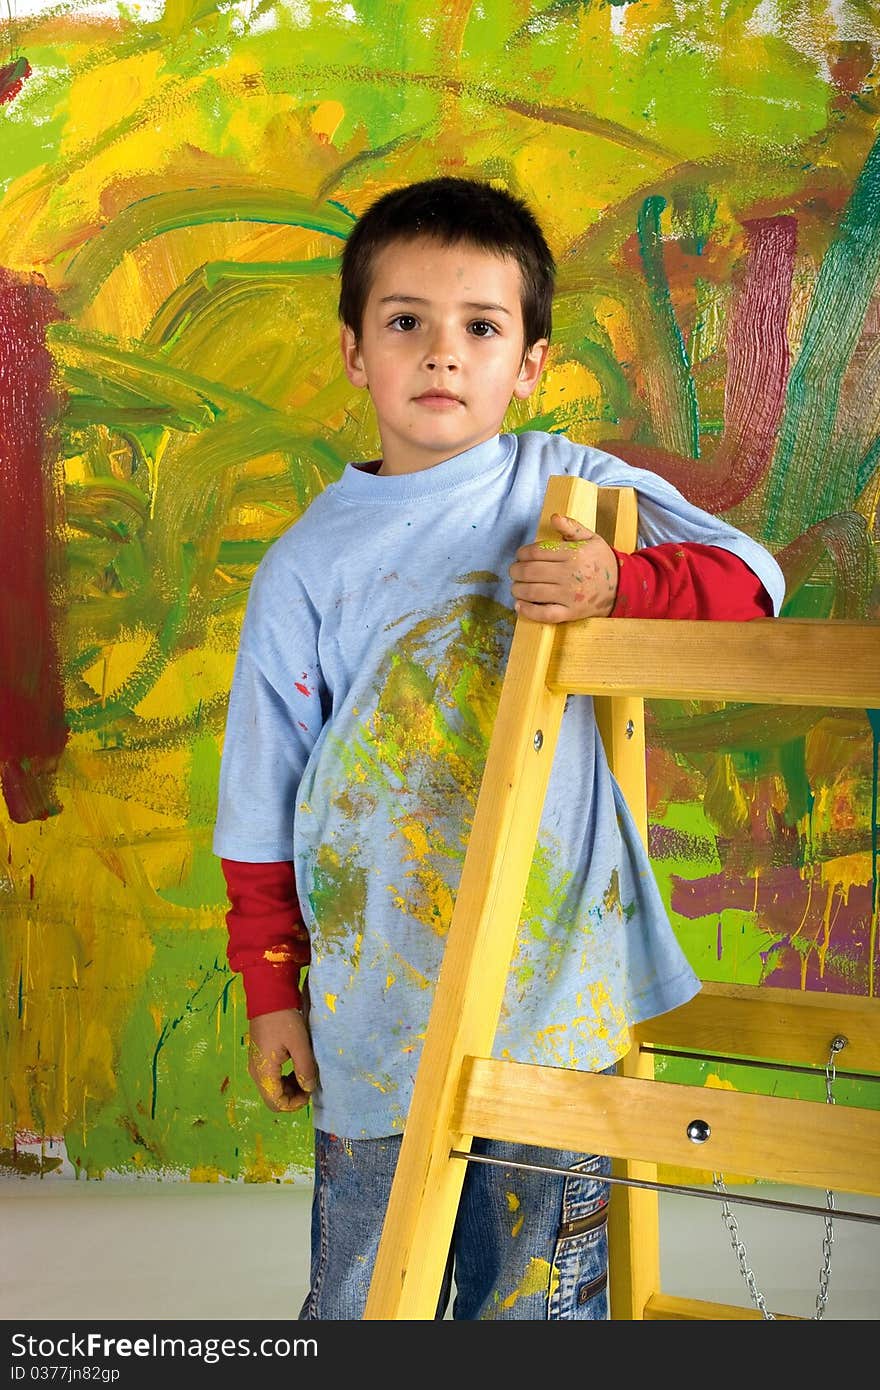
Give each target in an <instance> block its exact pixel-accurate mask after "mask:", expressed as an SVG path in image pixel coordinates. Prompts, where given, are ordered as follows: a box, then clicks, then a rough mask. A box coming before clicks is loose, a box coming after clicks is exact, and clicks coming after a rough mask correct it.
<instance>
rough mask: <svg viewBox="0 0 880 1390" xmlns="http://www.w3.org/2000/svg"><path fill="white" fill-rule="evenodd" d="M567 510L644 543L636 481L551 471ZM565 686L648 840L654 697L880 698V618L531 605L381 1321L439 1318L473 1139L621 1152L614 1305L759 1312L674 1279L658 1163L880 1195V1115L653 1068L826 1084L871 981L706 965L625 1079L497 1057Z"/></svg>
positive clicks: (864, 1049) (541, 532)
mask: <svg viewBox="0 0 880 1390" xmlns="http://www.w3.org/2000/svg"><path fill="white" fill-rule="evenodd" d="M554 512H561V513H562V514H563V515H567V516H572V517H574V518H575V519H576V520H579V521H582V522H583V523H584V524H585V525H587V526H589V527H590V528H591V529H593V530H596V531H599V533H600V534H602V535H603V536H605V538H606V539H607V540H609V541H610V542H611V543H612V544H613V545H614V546H616V547H617V548H618V549H620V550H633V549H634V548H635V545H636V529H637V503H636V495H635V493H634V492H633V490H632V489H627V488H623V489H612V488H602V489H599V488H596V487H595V486H594V485H593V484H591V483H589V482H586V481H585V480H584V479H580V478H569V477H554V478H551V479H550V481H549V483H548V487H547V491H546V496H545V503H544V508H543V511H542V513H541V518H540V523H539V527H538V537H539V538H541V539H544V538H549V537H552V536H555V534H556V533H555V532H554V530H553V528H552V526H551V524H550V517H551V515H552V514H553V513H554ZM569 693H572V694H590V695H593V696H594V698H595V707H596V717H597V720H598V722H599V728H600V731H601V733H602V737H603V741H604V744H605V750H606V753H607V755H608V761H609V764H610V766H611V770H612V772H613V773H614V775H615V777H616V779H617V781H618V783H619V784H620V787H621V790H622V792H623V794H624V796H625V797H626V799H627V802H628V804H629V806H630V809H631V810H632V812H633V814H634V816H635V818H636V821H637V823H638V825H639V828H640V830H641V833H642V836H643V838H644V839H645V842H646V843H647V804H646V786H645V730H644V700H645V699H646V698H655V699H675V698H692V699H696V700H722V701H723V700H732V701H740V702H746V703H757V704H772V705H781V704H789V705H800V706H803V705H812V706H828V707H830V708H836V707H849V708H858V709H864V708H875V707H877V706H880V624H878V623H861V622H850V621H836V620H835V621H823V620H819V619H815V620H814V619H781V618H775V619H766V620H761V619H758V620H754V621H752V622H743V623H731V622H723V623H722V622H718V623H714V622H683V621H678V620H673V619H668V620H663V621H656V620H643V619H626V620H625V621H619V620H616V619H613V618H592V619H587V620H585V621H583V622H575V623H561V624H558V625H551V624H541V623H535V622H531V621H529V620H527V619H524V618H520V619H518V621H517V623H516V627H515V631H514V636H513V643H512V646H511V650H510V654H509V658H508V662H507V668H506V672H505V677H504V682H503V686H502V690H501V696H500V700H499V705H498V713H497V716H496V720H495V725H494V728H493V732H492V737H491V740H490V745H489V750H488V756H487V760H486V766H485V770H484V774H483V780H482V783H481V788H480V793H479V797H478V801H477V806H476V810H475V815H474V822H473V827H472V831H471V835H470V839H469V843H468V848H467V854H466V856H465V860H464V865H463V869H462V875H461V881H460V885H459V889H458V894H457V897H456V902H455V908H454V912H453V916H452V921H451V924H450V929H449V933H448V938H447V944H446V949H445V953H444V958H443V964H442V968H441V971H440V975H439V979H438V983H437V988H436V993H435V998H434V1003H433V1007H432V1011H431V1015H430V1019H429V1024H428V1029H427V1032H426V1036H425V1042H424V1047H423V1051H422V1056H421V1060H420V1063H419V1068H418V1072H417V1076H416V1083H415V1090H414V1094H413V1100H412V1105H411V1109H410V1112H409V1117H408V1120H407V1124H406V1129H405V1132H404V1136H403V1142H402V1145H401V1151H400V1158H399V1162H398V1167H397V1171H396V1174H395V1178H394V1183H393V1186H392V1191H391V1197H390V1201H389V1205H388V1210H387V1214H386V1218H385V1225H384V1228H383V1234H382V1239H381V1242H380V1246H379V1251H378V1256H377V1260H376V1265H375V1268H374V1272H373V1277H372V1282H371V1285H370V1291H369V1296H368V1300H367V1305H366V1310H365V1314H364V1316H365V1318H366V1319H416V1318H422V1319H433V1318H434V1317H435V1314H436V1308H437V1301H438V1297H439V1292H440V1288H441V1284H442V1279H443V1274H444V1270H445V1268H446V1263H447V1257H448V1253H449V1248H450V1241H451V1237H452V1231H453V1226H454V1222H455V1216H456V1210H457V1207H458V1202H459V1198H460V1194H461V1188H462V1184H463V1181H464V1176H465V1169H466V1165H467V1162H468V1159H467V1154H468V1152H469V1151H470V1147H471V1142H472V1139H473V1137H474V1136H475V1135H480V1136H482V1137H483V1138H486V1139H497V1140H507V1141H512V1142H519V1143H524V1144H533V1145H538V1146H543V1147H548V1148H563V1149H570V1150H574V1151H577V1152H583V1153H587V1154H590V1153H602V1154H607V1155H610V1156H611V1157H612V1158H613V1160H614V1163H613V1168H612V1177H613V1179H615V1181H614V1182H613V1184H612V1193H611V1203H610V1215H609V1227H608V1240H609V1298H610V1316H611V1318H612V1319H626V1320H640V1319H646V1318H653V1319H682V1318H687V1319H705V1318H709V1319H719V1318H749V1317H752V1318H756V1317H762V1316H763V1314H762V1313H761V1312H760V1310H758V1309H757V1308H755V1309H743V1308H739V1307H733V1306H728V1305H720V1304H713V1303H707V1302H702V1301H700V1300H698V1299H690V1298H687V1299H686V1298H678V1297H673V1296H670V1295H667V1294H665V1293H664V1292H663V1290H662V1288H661V1280H660V1234H659V1190H660V1189H661V1188H662V1186H663V1185H662V1184H660V1186H652V1184H656V1183H657V1181H658V1167H657V1165H658V1164H664V1165H670V1166H672V1167H674V1168H676V1169H694V1170H697V1172H698V1178H697V1181H700V1180H702V1181H703V1182H705V1173H706V1171H711V1172H715V1173H727V1174H736V1175H737V1176H738V1177H740V1176H741V1177H743V1178H748V1179H751V1178H754V1179H765V1180H770V1181H773V1182H776V1183H780V1184H795V1185H799V1186H802V1187H805V1188H824V1189H832V1190H839V1191H842V1192H847V1193H863V1194H869V1195H872V1196H876V1195H880V1113H878V1112H876V1111H874V1110H871V1109H867V1108H861V1107H854V1106H842V1105H828V1104H825V1103H824V1101H823V1102H822V1103H818V1102H816V1101H802V1100H790V1099H785V1098H779V1097H775V1096H767V1095H759V1094H745V1093H742V1092H739V1091H733V1090H727V1089H720V1088H717V1089H716V1088H711V1089H710V1088H706V1087H695V1086H690V1085H680V1084H673V1083H668V1082H665V1081H659V1080H655V1079H654V1056H655V1054H656V1051H657V1050H666V1049H673V1050H680V1051H685V1052H687V1051H695V1052H698V1053H706V1054H710V1055H712V1056H716V1057H717V1054H722V1055H723V1056H724V1057H730V1058H732V1059H734V1060H735V1059H741V1058H743V1059H748V1058H760V1059H771V1060H772V1061H774V1062H776V1063H784V1064H791V1065H799V1066H805V1067H810V1068H815V1070H816V1073H817V1076H818V1077H819V1078H820V1080H821V1081H823V1080H824V1072H825V1065H826V1062H827V1061H828V1058H829V1051H830V1047H831V1042H832V1039H834V1038H838V1037H840V1038H845V1040H846V1043H845V1051H844V1052H843V1053H842V1054H841V1055H840V1065H841V1066H842V1067H845V1068H846V1069H847V1071H848V1072H863V1073H870V1074H873V1073H880V1028H878V1023H880V1001H878V1000H877V999H876V998H873V997H872V998H854V997H850V996H840V995H827V994H820V993H817V992H813V993H805V992H801V991H799V990H786V989H773V988H770V987H766V986H765V987H760V988H758V987H754V988H753V987H748V986H735V985H718V984H711V983H705V984H704V986H703V988H702V990H701V992H700V993H699V994H698V995H697V996H696V998H695V999H693V1000H692V1001H691V1002H689V1003H688V1004H686V1005H684V1006H683V1007H682V1008H679V1009H676V1010H674V1011H671V1012H670V1013H667V1014H665V1015H663V1016H661V1017H660V1018H657V1019H654V1020H652V1021H651V1022H650V1023H647V1024H644V1025H640V1026H639V1027H638V1028H636V1029H635V1030H634V1032H633V1038H632V1046H631V1049H630V1051H629V1052H628V1053H627V1055H626V1056H625V1057H624V1058H623V1059H622V1060H621V1062H620V1063H619V1067H618V1074H617V1075H613V1076H609V1075H603V1074H593V1073H586V1072H576V1071H568V1070H564V1069H558V1068H551V1067H545V1066H532V1065H525V1064H521V1063H516V1062H508V1061H498V1060H494V1059H492V1057H491V1052H492V1046H493V1041H494V1037H495V1032H496V1028H497V1025H498V1019H499V1015H500V1011H501V1004H502V998H503V994H504V988H505V983H506V979H507V974H508V970H509V967H510V962H511V958H512V954H513V949H514V940H515V934H516V929H517V924H518V921H519V917H520V913H521V910H522V904H523V898H524V894H525V888H526V881H527V878H528V874H529V870H530V867H531V861H532V854H533V849H534V844H535V838H536V835H537V831H538V826H539V823H540V819H541V813H542V809H543V805H544V798H545V793H546V789H547V782H548V778H549V775H550V768H551V765H552V762H553V755H554V751H555V748H556V742H557V738H558V733H559V726H560V721H561V718H562V711H563V707H564V704H565V699H566V696H567V695H568V694H569ZM876 930H877V916H876V903H875V904H874V916H873V919H872V933H873V934H874V935H875V934H876ZM874 935H872V938H871V943H870V946H871V950H872V951H875V950H876V946H877V943H876V941H875V939H874ZM695 1120H696V1121H702V1122H704V1123H705V1125H707V1126H708V1127H709V1138H708V1139H706V1140H705V1142H703V1143H701V1144H699V1145H698V1146H697V1145H695V1143H694V1141H693V1139H692V1138H689V1137H688V1130H689V1127H690V1126H691V1123H692V1121H695ZM692 1132H693V1131H692ZM701 1132H705V1131H701ZM699 1175H701V1176H699ZM640 1184H645V1185H644V1186H642V1185H640ZM808 1200H809V1199H808ZM719 1224H720V1223H719Z"/></svg>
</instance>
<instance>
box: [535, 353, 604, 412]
mask: <svg viewBox="0 0 880 1390" xmlns="http://www.w3.org/2000/svg"><path fill="white" fill-rule="evenodd" d="M599 397H600V391H599V383H598V382H597V380H596V378H595V377H594V375H593V373H592V372H591V371H589V370H588V369H587V368H586V367H585V366H583V365H582V363H580V362H561V363H560V364H559V366H558V367H551V368H549V369H548V370H547V371H546V372H545V373H544V377H543V381H542V386H541V397H540V408H541V410H545V411H548V412H549V411H551V410H565V409H566V408H567V407H571V408H574V407H575V406H582V405H583V402H584V400H585V399H586V400H590V399H593V398H595V399H596V400H598V399H599Z"/></svg>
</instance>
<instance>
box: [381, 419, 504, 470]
mask: <svg viewBox="0 0 880 1390" xmlns="http://www.w3.org/2000/svg"><path fill="white" fill-rule="evenodd" d="M499 433H500V428H499V429H497V430H495V432H494V433H493V434H489V435H487V436H486V438H485V439H480V440H478V441H477V442H476V443H475V444H469V445H468V447H467V449H463V450H461V451H460V452H461V453H469V452H470V450H471V449H478V448H479V447H480V446H481V445H482V444H487V443H488V442H489V440H491V439H497V438H498V435H499ZM458 457H459V454H458V453H452V454H440V453H438V454H436V455H435V454H432V453H431V452H429V451H419V452H418V453H416V452H415V451H410V450H402V449H388V450H385V451H384V452H383V454H382V457H381V458H379V459H378V460H377V461H376V463H377V466H376V467H374V468H372V467H371V471H372V472H375V473H376V474H377V475H378V476H380V477H385V478H387V477H393V476H402V475H404V474H407V473H425V472H427V471H428V469H430V468H437V467H439V465H440V464H441V463H448V462H449V460H450V459H452V458H458Z"/></svg>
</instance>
